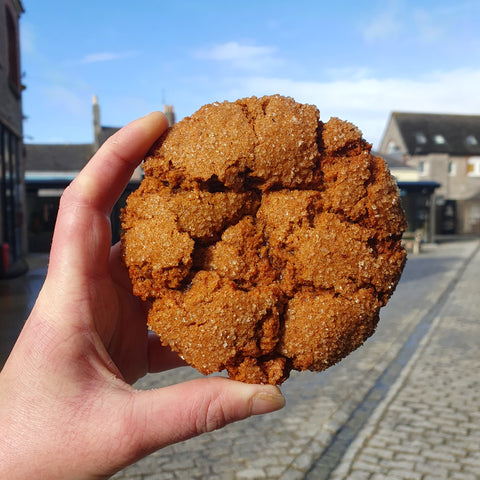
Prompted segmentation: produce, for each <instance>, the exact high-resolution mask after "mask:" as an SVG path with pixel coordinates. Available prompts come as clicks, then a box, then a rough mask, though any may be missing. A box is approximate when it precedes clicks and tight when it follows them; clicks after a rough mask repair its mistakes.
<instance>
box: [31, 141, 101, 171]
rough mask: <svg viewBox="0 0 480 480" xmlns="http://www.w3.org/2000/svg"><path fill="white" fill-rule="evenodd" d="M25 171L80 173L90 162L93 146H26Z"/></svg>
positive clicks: (88, 144) (89, 144)
mask: <svg viewBox="0 0 480 480" xmlns="http://www.w3.org/2000/svg"><path fill="white" fill-rule="evenodd" d="M25 152H26V153H25V170H26V171H27V172H28V171H35V172H59V171H61V172H79V171H80V170H81V169H82V168H83V167H84V166H85V165H86V163H87V162H88V160H90V157H91V156H92V154H93V146H92V144H91V143H87V144H71V145H64V144H58V145H57V144H42V145H40V144H28V143H27V144H25Z"/></svg>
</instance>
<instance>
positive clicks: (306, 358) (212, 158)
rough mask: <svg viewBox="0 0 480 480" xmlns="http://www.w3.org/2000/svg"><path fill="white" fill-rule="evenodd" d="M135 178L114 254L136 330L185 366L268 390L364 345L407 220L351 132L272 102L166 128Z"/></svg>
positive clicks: (382, 171)
mask: <svg viewBox="0 0 480 480" xmlns="http://www.w3.org/2000/svg"><path fill="white" fill-rule="evenodd" d="M144 171H145V178H144V180H143V181H142V183H141V185H140V187H139V188H138V189H137V190H136V191H135V192H133V193H132V194H131V195H130V197H129V198H128V200H127V205H126V207H125V209H124V210H123V212H122V227H123V235H122V251H123V258H124V262H125V265H126V266H127V268H128V271H129V275H130V278H131V281H132V285H133V291H134V293H135V295H137V296H139V297H141V298H142V299H144V300H149V301H150V302H152V303H151V305H152V306H151V308H150V311H149V314H148V325H149V327H150V328H151V329H152V330H153V331H154V332H156V333H157V334H158V336H159V337H160V340H161V342H162V343H163V344H164V345H168V346H170V347H171V348H172V349H173V350H174V351H176V352H178V353H179V354H180V356H181V357H182V358H184V359H185V360H186V361H187V362H188V363H189V364H190V365H192V366H194V367H195V368H197V369H198V370H199V371H200V372H202V373H204V374H210V373H212V372H218V371H222V370H225V369H226V370H227V372H228V374H229V376H230V377H231V378H233V379H236V380H241V381H244V382H249V383H270V384H281V383H282V382H283V381H284V380H285V379H286V378H288V376H289V374H290V372H291V370H293V369H294V370H313V371H321V370H324V369H326V368H328V367H329V366H331V365H333V364H335V363H336V362H338V361H340V360H341V359H342V358H344V357H345V356H346V355H348V354H349V353H350V352H352V351H353V350H355V349H356V348H358V347H359V346H360V345H361V344H362V343H363V342H364V341H365V340H366V339H367V338H368V337H369V336H370V335H372V333H373V332H374V330H375V327H376V325H377V322H378V318H379V311H380V308H381V307H382V306H384V305H385V304H386V303H387V301H388V299H389V298H390V296H391V295H392V293H393V291H394V290H395V287H396V285H397V283H398V281H399V279H400V275H401V272H402V269H403V267H404V264H405V260H406V253H405V250H404V248H403V247H402V244H401V236H402V233H403V231H404V230H405V227H406V221H405V216H404V214H403V211H402V209H401V205H400V200H399V194H398V189H397V186H396V183H395V181H394V179H393V177H392V176H391V175H390V173H389V170H388V168H387V166H386V164H385V162H384V160H383V159H382V158H379V157H376V156H373V155H372V154H371V145H369V144H368V143H367V142H366V141H365V140H364V139H363V138H362V133H361V132H360V130H359V129H358V128H356V127H355V126H354V125H352V124H351V123H348V122H345V121H342V120H339V119H337V118H332V119H330V120H329V121H328V122H327V123H323V122H322V121H320V120H319V112H318V109H317V108H316V107H315V106H312V105H303V104H300V103H297V102H295V101H294V100H293V99H291V98H288V97H282V96H279V95H274V96H266V97H262V98H256V97H251V98H245V99H241V100H237V101H236V102H223V103H213V104H210V105H205V106H203V107H202V108H200V109H199V110H198V111H197V112H196V113H194V114H193V115H192V116H190V117H187V118H185V119H183V120H182V121H180V122H179V123H177V124H176V125H174V126H173V127H171V128H169V129H168V130H167V132H165V134H164V135H163V136H162V137H161V138H160V139H159V140H158V141H157V142H156V144H155V145H154V146H153V147H152V149H151V151H150V152H149V154H148V155H147V157H146V158H145V161H144Z"/></svg>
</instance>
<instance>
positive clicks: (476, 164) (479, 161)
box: [467, 157, 480, 177]
mask: <svg viewBox="0 0 480 480" xmlns="http://www.w3.org/2000/svg"><path fill="white" fill-rule="evenodd" d="M470 166H472V170H471V171H470ZM467 177H480V157H470V158H469V159H468V160H467Z"/></svg>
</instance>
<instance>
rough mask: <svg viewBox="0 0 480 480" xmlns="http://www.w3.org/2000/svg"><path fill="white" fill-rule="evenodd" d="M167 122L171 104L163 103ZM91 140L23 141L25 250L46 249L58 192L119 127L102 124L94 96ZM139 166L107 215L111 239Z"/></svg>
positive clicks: (137, 177)
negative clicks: (24, 142)
mask: <svg viewBox="0 0 480 480" xmlns="http://www.w3.org/2000/svg"><path fill="white" fill-rule="evenodd" d="M165 111H166V114H167V117H168V119H169V121H170V122H173V121H174V118H175V116H174V111H173V107H171V106H169V105H166V106H165ZM92 128H93V132H92V133H93V142H92V143H85V144H26V145H25V150H26V155H25V157H26V171H25V183H26V191H27V209H26V211H27V232H28V250H29V252H48V251H49V250H50V244H51V241H52V236H53V228H54V225H55V220H56V217H57V211H58V206H59V202H60V196H61V195H62V193H63V191H64V190H65V188H66V187H67V185H68V184H69V183H70V182H71V181H72V180H73V179H74V178H75V177H76V176H77V174H78V173H79V172H80V170H81V169H82V168H83V167H84V166H85V165H86V164H87V162H88V161H89V160H90V158H91V157H92V156H93V154H94V153H95V152H96V151H97V150H98V148H100V146H101V145H102V144H103V143H104V142H105V140H107V138H108V137H110V136H111V135H113V134H114V133H115V132H116V131H117V130H119V128H120V127H106V126H102V124H101V120H100V106H99V103H98V99H97V97H96V96H94V97H93V105H92ZM142 178H143V170H142V168H141V167H140V166H139V167H137V168H136V169H135V172H134V174H133V175H132V178H131V180H130V183H129V185H128V186H127V188H126V189H125V191H124V193H123V194H122V197H121V198H120V199H119V201H118V202H117V204H116V205H115V208H114V210H113V212H112V215H111V223H112V240H113V241H114V242H115V241H117V240H118V239H119V238H120V220H119V216H120V209H121V208H122V206H123V205H124V204H125V200H126V197H127V196H128V195H129V193H130V192H131V191H132V190H134V189H135V188H137V187H138V185H139V184H140V182H141V180H142Z"/></svg>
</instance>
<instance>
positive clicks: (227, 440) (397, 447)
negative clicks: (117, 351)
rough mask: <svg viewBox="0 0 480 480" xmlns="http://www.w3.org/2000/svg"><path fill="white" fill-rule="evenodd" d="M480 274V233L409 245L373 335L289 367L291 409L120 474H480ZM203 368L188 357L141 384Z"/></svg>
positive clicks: (423, 479) (1, 288)
mask: <svg viewBox="0 0 480 480" xmlns="http://www.w3.org/2000/svg"><path fill="white" fill-rule="evenodd" d="M36 272H37V273H35V271H33V273H32V271H31V272H29V274H30V275H31V280H32V282H33V284H35V280H36V276H35V275H38V274H40V275H41V272H42V270H41V269H37V270H36ZM479 276H480V241H479V240H469V241H463V242H447V243H442V244H438V245H426V246H425V248H424V249H423V251H422V253H420V254H418V255H410V256H409V260H408V262H407V266H406V268H405V272H404V275H403V276H402V280H401V281H400V283H399V285H398V287H397V290H396V292H395V294H394V295H393V297H392V299H391V300H390V302H389V304H388V305H387V306H386V307H385V308H384V309H382V313H381V320H380V323H379V326H378V328H377V332H376V333H375V334H374V335H373V337H372V338H371V339H369V340H368V341H367V342H366V343H365V344H364V345H363V346H362V347H361V348H360V349H358V350H357V351H356V352H354V353H352V354H351V355H350V356H348V357H347V358H346V359H344V360H343V361H342V362H340V363H339V364H338V365H336V366H334V367H332V368H330V369H328V370H327V371H325V372H322V373H312V372H303V373H297V374H294V375H292V377H291V378H290V379H289V380H287V381H286V382H285V383H284V385H283V386H282V391H283V393H284V395H285V397H286V399H287V405H286V407H285V409H284V410H282V411H280V412H275V413H273V414H270V415H265V416H262V417H254V418H251V419H248V420H246V421H243V422H239V423H236V424H233V425H229V426H227V427H226V428H225V429H222V430H218V431H215V432H212V433H209V434H206V435H203V436H200V437H197V438H193V439H190V440H188V441H185V442H181V443H179V444H176V445H172V446H170V447H167V448H164V449H162V450H160V451H158V452H156V453H154V454H152V455H150V456H148V457H146V458H145V459H143V460H141V461H139V462H138V463H136V464H134V465H132V466H130V467H128V468H126V469H125V470H123V471H121V472H119V473H118V474H117V475H115V476H114V477H113V478H114V479H116V480H120V479H136V480H144V479H158V480H162V479H193V480H195V479H209V480H242V479H244V480H245V479H246V480H248V479H250V480H255V479H272V480H273V479H279V480H294V479H318V480H322V479H331V480H339V479H349V480H360V479H369V480H379V479H390V480H397V479H419V480H433V479H458V480H462V479H464V480H473V479H479V478H480V374H479V372H480V348H479V347H480V282H479V280H478V279H479ZM28 278H29V277H28V275H27V276H24V283H26V284H28V283H29V282H28ZM37 280H38V278H37ZM3 282H4V281H1V282H0V311H1V312H2V317H1V318H2V320H1V322H0V339H1V342H0V354H2V355H5V354H4V353H3V352H2V349H3V348H4V347H5V346H7V344H9V342H7V341H6V339H7V337H9V335H10V337H11V336H12V334H13V332H15V331H16V330H18V324H19V323H22V320H21V319H18V318H17V320H16V321H15V322H14V323H16V324H17V327H16V328H13V327H8V324H9V321H8V319H6V316H4V311H5V310H4V305H5V304H8V303H9V302H10V304H12V303H13V304H15V305H16V306H17V310H18V312H17V314H19V312H20V310H21V309H20V308H19V305H18V304H19V303H21V302H20V296H21V295H17V296H16V297H15V298H16V300H12V299H9V295H13V296H15V293H14V292H13V291H12V288H10V294H8V288H7V287H5V285H4V283H3ZM35 285H37V286H38V284H35ZM35 288H36V287H32V286H24V287H23V295H24V303H26V304H29V305H32V304H33V303H32V299H31V298H30V297H31V294H32V292H34V290H35ZM28 292H30V293H28ZM5 293H7V294H6V295H5ZM28 295H30V297H28ZM27 297H28V298H27ZM30 308H31V307H30ZM13 310H14V309H13ZM13 310H12V308H10V312H12V311H13ZM24 310H25V311H26V310H28V308H24ZM12 318H13V317H12ZM10 323H11V322H10ZM5 332H9V333H5ZM11 340H12V339H11V338H10V343H11ZM1 358H3V357H0V359H1ZM0 365H1V364H0ZM200 376H201V375H200V374H198V373H197V372H196V371H195V370H193V369H191V368H189V367H184V368H180V369H175V370H172V371H169V372H164V373H162V374H155V375H147V376H146V377H144V378H143V379H142V380H140V381H139V382H138V383H137V384H136V387H137V388H143V389H146V388H159V387H162V386H165V385H169V384H172V383H177V382H180V381H185V380H189V379H192V378H198V377H200Z"/></svg>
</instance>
